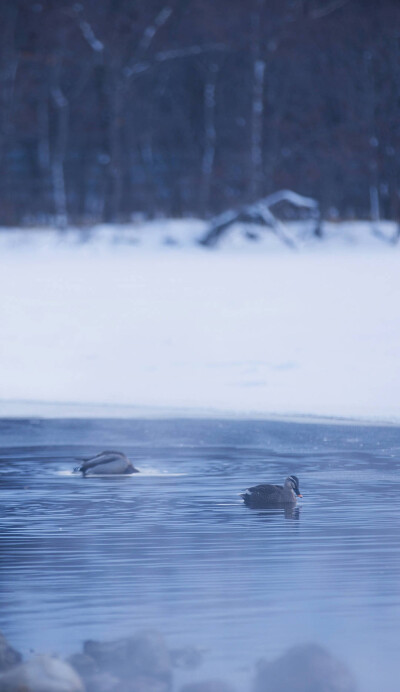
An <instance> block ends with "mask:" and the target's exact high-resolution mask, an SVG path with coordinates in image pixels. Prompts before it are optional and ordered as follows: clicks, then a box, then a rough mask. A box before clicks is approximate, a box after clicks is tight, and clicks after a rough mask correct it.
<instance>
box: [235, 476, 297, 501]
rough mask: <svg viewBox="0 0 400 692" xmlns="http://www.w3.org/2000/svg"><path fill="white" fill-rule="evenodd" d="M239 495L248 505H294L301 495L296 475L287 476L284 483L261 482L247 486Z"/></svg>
mask: <svg viewBox="0 0 400 692" xmlns="http://www.w3.org/2000/svg"><path fill="white" fill-rule="evenodd" d="M241 497H242V498H243V500H244V503H245V505H247V506H248V507H259V508H262V507H276V506H279V505H295V504H296V502H297V498H298V497H302V495H301V494H300V490H299V479H298V478H297V476H288V477H287V478H286V480H285V484H284V485H269V484H267V483H264V484H263V483H262V484H261V485H254V486H253V487H252V488H247V490H245V491H244V492H243V493H241Z"/></svg>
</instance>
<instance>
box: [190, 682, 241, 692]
mask: <svg viewBox="0 0 400 692" xmlns="http://www.w3.org/2000/svg"><path fill="white" fill-rule="evenodd" d="M180 692H235V690H234V688H233V687H232V685H230V684H229V683H228V682H225V681H224V680H204V681H202V682H192V683H189V684H187V685H184V686H183V687H181V689H180Z"/></svg>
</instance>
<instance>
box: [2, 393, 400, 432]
mask: <svg viewBox="0 0 400 692" xmlns="http://www.w3.org/2000/svg"><path fill="white" fill-rule="evenodd" d="M32 418H38V419H42V420H60V419H77V420H84V419H90V420H96V419H97V420H101V419H103V420H118V419H121V420H123V419H126V420H129V419H131V420H204V421H206V420H213V421H216V420H221V421H244V422H250V421H259V422H265V423H268V422H278V423H294V424H296V423H297V424H301V425H334V426H356V427H379V428H386V427H387V428H399V427H400V419H398V418H397V417H396V416H389V417H386V416H381V417H380V416H377V417H374V416H370V415H369V416H367V415H366V416H357V415H353V416H350V415H349V416H339V415H328V414H323V415H322V414H314V413H295V412H292V413H287V414H282V413H274V412H271V411H265V412H262V411H257V410H251V411H248V412H246V411H244V410H243V411H241V410H237V409H232V410H230V409H223V408H211V407H210V408H208V407H185V406H171V407H167V406H140V405H131V404H125V405H124V404H102V403H99V404H98V403H91V402H87V403H79V402H48V401H26V400H14V401H10V400H1V399H0V420H1V419H2V420H7V419H15V420H25V419H32Z"/></svg>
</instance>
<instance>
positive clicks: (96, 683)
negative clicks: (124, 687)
mask: <svg viewBox="0 0 400 692" xmlns="http://www.w3.org/2000/svg"><path fill="white" fill-rule="evenodd" d="M85 686H86V692H120V690H121V680H120V679H119V678H116V677H115V675H111V673H95V674H94V675H91V676H89V677H88V678H86V679H85Z"/></svg>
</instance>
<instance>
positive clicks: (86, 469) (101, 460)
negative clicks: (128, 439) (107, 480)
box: [74, 450, 139, 476]
mask: <svg viewBox="0 0 400 692" xmlns="http://www.w3.org/2000/svg"><path fill="white" fill-rule="evenodd" d="M79 459H80V460H81V461H83V464H81V465H80V466H77V467H76V468H75V469H74V471H82V474H83V475H84V476H96V475H97V476H102V475H108V474H110V475H111V474H114V475H121V474H124V475H126V474H130V473H139V471H138V469H135V467H134V466H133V464H132V463H131V462H130V461H129V459H128V457H127V456H126V455H125V454H123V452H115V451H110V450H106V451H104V452H100V453H99V454H96V455H95V456H93V457H79Z"/></svg>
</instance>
